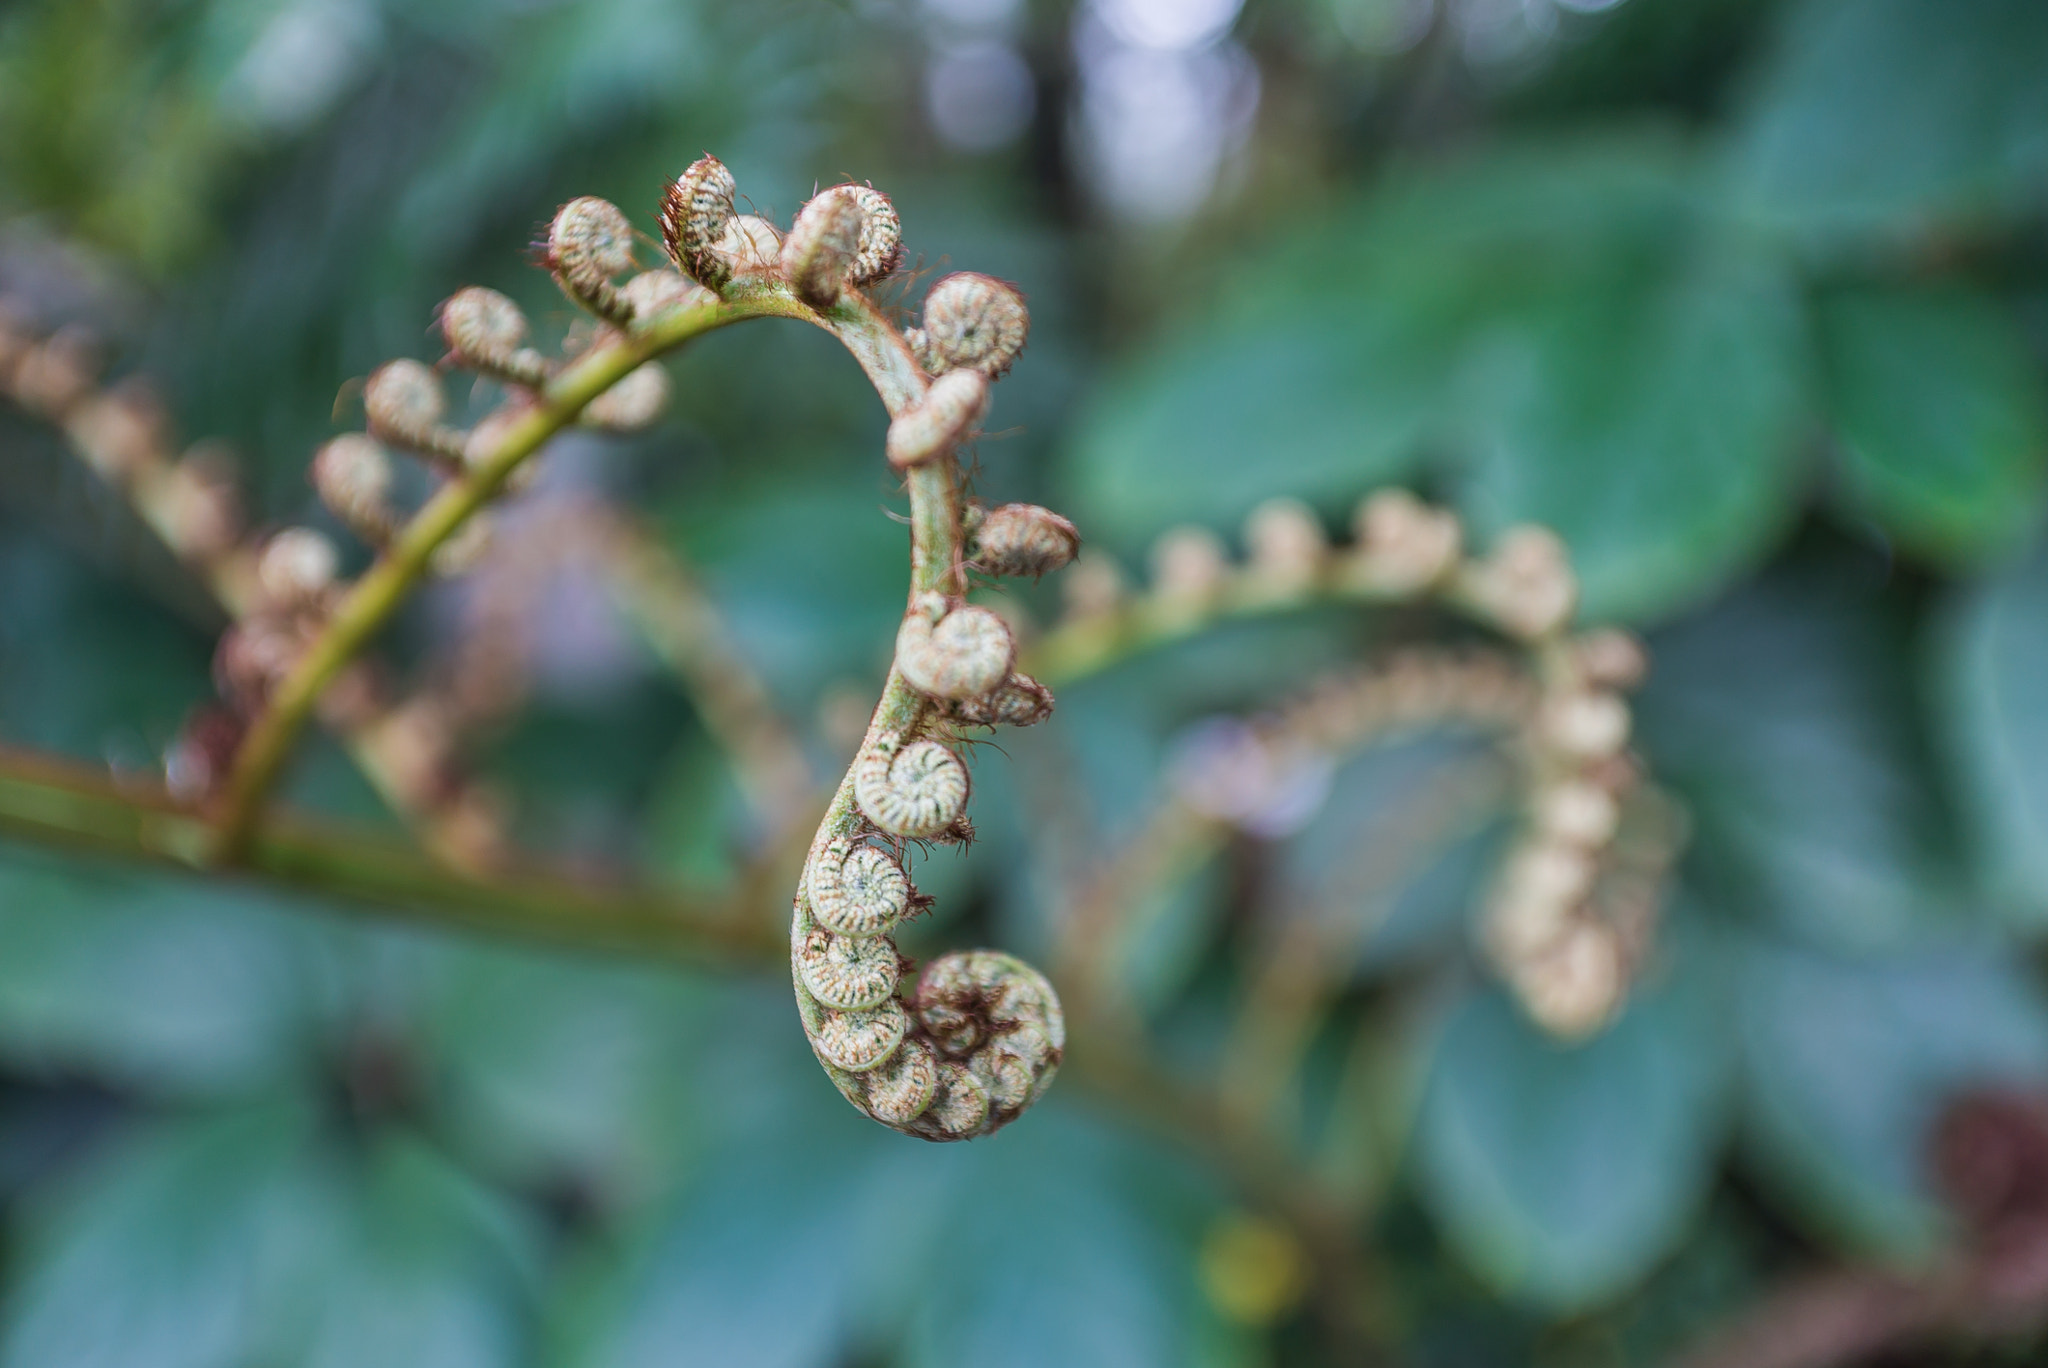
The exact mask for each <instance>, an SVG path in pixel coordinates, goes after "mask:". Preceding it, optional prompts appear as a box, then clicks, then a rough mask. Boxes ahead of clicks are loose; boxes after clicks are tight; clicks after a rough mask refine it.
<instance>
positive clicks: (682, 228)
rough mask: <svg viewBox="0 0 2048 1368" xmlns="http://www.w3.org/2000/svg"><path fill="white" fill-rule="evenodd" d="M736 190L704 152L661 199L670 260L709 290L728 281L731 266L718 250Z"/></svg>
mask: <svg viewBox="0 0 2048 1368" xmlns="http://www.w3.org/2000/svg"><path fill="white" fill-rule="evenodd" d="M738 190H739V186H738V185H737V183H736V182H735V181H734V180H733V177H732V172H730V171H728V170H726V168H725V163H724V162H722V161H720V160H719V159H718V158H716V157H714V156H711V155H709V154H708V153H707V154H706V155H705V156H702V157H699V158H698V159H697V160H696V161H694V162H692V163H691V164H690V168H689V170H687V171H685V172H683V174H682V175H680V176H678V177H676V181H675V184H673V185H671V186H670V187H669V188H668V191H667V193H666V194H664V195H663V196H662V200H661V240H662V242H663V244H664V245H665V246H666V247H667V248H668V254H669V257H670V258H671V259H672V260H673V261H674V262H675V263H676V265H678V266H680V267H681V268H682V269H683V273H684V274H685V275H688V276H690V277H691V278H692V279H694V280H696V281H698V282H700V283H701V284H703V285H705V286H708V287H709V288H711V289H713V290H720V289H723V288H724V286H725V283H726V281H728V280H730V279H731V278H732V269H731V266H730V265H729V264H728V263H727V262H726V261H725V260H724V259H723V258H721V257H720V256H719V255H718V252H717V250H716V249H717V247H718V243H719V240H720V239H721V238H722V237H723V236H724V235H725V229H726V225H728V224H729V223H731V222H732V219H733V207H732V206H733V196H734V195H735V194H737V193H738Z"/></svg>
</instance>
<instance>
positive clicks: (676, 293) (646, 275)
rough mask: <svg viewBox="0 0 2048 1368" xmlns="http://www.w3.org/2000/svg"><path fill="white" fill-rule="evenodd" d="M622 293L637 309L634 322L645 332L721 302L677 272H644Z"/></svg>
mask: <svg viewBox="0 0 2048 1368" xmlns="http://www.w3.org/2000/svg"><path fill="white" fill-rule="evenodd" d="M619 293H620V294H621V295H623V296H624V297H625V300H626V302H627V303H628V304H630V305H632V306H633V322H634V324H635V326H637V327H641V328H645V327H646V326H647V325H648V324H649V323H651V322H653V321H654V320H655V319H657V318H661V317H663V316H664V315H667V314H671V313H676V312H679V311H681V310H683V309H691V308H695V307H697V306H698V305H700V304H709V303H715V302H716V301H717V299H718V296H717V295H714V294H712V293H711V292H710V291H709V290H707V289H705V288H704V287H703V286H702V285H699V284H698V283H697V282H696V281H694V280H691V279H690V278H689V277H687V276H684V275H681V274H679V273H678V272H675V271H642V272H641V273H640V274H639V275H636V276H634V277H633V278H632V279H631V280H629V281H627V282H626V284H625V286H624V288H622V289H621V290H620V291H619Z"/></svg>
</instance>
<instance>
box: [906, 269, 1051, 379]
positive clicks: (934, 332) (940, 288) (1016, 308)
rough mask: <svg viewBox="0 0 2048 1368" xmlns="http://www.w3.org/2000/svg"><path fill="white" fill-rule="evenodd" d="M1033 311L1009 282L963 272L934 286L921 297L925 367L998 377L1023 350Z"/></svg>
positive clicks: (990, 377) (991, 377) (999, 377)
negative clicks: (961, 369)
mask: <svg viewBox="0 0 2048 1368" xmlns="http://www.w3.org/2000/svg"><path fill="white" fill-rule="evenodd" d="M1030 332H1031V313H1030V311H1029V310H1028V309H1026V308H1025V307H1024V296H1023V295H1022V294H1020V293H1018V291H1017V289H1016V287H1015V286H1013V285H1008V284H1005V283H1004V282H1003V281H1000V280H997V279H996V278H995V277H994V276H985V275H979V274H977V273H975V272H973V271H962V272H960V273H958V274H957V275H949V276H947V277H946V278H945V279H944V280H941V281H940V282H939V283H938V284H936V285H934V286H932V291H931V293H930V294H928V295H926V296H925V301H924V327H923V329H922V337H923V342H922V346H921V351H922V352H923V358H922V359H923V360H924V362H925V368H926V369H927V370H931V371H935V372H941V373H943V372H945V371H950V370H954V369H957V368H959V367H962V366H967V367H972V368H973V369H975V370H978V371H980V372H981V373H982V374H983V375H986V376H987V377H988V378H989V379H991V380H998V379H1001V378H1002V376H1003V374H1004V373H1005V372H1006V371H1008V370H1009V369H1010V366H1011V364H1012V363H1013V362H1015V361H1016V359H1017V355H1018V353H1020V352H1022V351H1023V350H1024V341H1025V338H1026V337H1028V336H1029V335H1030Z"/></svg>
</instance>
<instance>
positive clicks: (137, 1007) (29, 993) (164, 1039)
mask: <svg viewBox="0 0 2048 1368" xmlns="http://www.w3.org/2000/svg"><path fill="white" fill-rule="evenodd" d="M322 948H323V947H322V945H321V941H320V932H319V929H318V928H316V927H313V926H311V925H308V924H307V923H305V922H303V921H300V920H297V919H296V918H294V917H293V916H292V915H291V914H290V913H288V912H286V911H284V910H282V909H281V908H278V907H274V906H269V905H266V904H265V902H264V900H262V899H259V898H255V897H252V896H251V895H249V894H246V893H236V892H229V891H227V890H224V889H220V888H218V887H209V886H206V885H203V884H201V883H199V882H198V881H196V880H192V879H175V878H164V877H161V876H158V877H148V876H134V875H127V874H122V873H116V872H112V871H107V870H101V869H91V868H87V867H84V866H81V865H78V864H74V863H71V862H69V861H58V860H56V859H54V858H52V857H50V856H47V855H43V854H40V853H37V854H31V853H29V852H25V851H22V850H19V849H18V848H14V847H4V848H0V1052H4V1053H5V1054H6V1055H7V1056H8V1057H9V1058H11V1059H13V1060H14V1061H16V1062H17V1063H19V1064H22V1065H26V1066H28V1067H30V1068H34V1069H38V1070H43V1071H49V1072H56V1073H65V1072H80V1073H84V1074H87V1075H90V1076H93V1077H96V1078H99V1079H101V1080H103V1081H108V1082H116V1083H120V1084H123V1085H127V1086H131V1087H135V1088H139V1089H142V1090H144V1091H150V1092H155V1091H163V1092H172V1093H179V1092H188V1091H199V1092H209V1093H213V1092H221V1091H226V1090H233V1089H241V1088H247V1087H250V1086H252V1085H255V1084H259V1083H262V1082H264V1081H265V1080H269V1079H274V1078H278V1077H283V1076H289V1075H290V1074H291V1073H292V1072H293V1071H295V1070H296V1069H297V1068H298V1067H299V1066H300V1064H301V1062H302V1061H303V1060H304V1059H305V1058H306V1057H307V1056H308V1054H309V1052H310V1050H311V1047H312V1045H313V1043H314V1039H315V1035H316V1032H317V1030H318V1026H319V1022H320V1014H321V1001H320V992H319V978H318V969H319V965H320V963H321V960H320V954H321V951H322Z"/></svg>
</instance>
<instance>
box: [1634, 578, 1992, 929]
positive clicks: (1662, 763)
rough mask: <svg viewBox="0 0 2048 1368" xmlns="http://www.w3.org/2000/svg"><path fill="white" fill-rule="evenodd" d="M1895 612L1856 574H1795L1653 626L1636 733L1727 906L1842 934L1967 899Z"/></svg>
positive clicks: (1697, 862) (1914, 919)
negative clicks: (1922, 737)
mask: <svg viewBox="0 0 2048 1368" xmlns="http://www.w3.org/2000/svg"><path fill="white" fill-rule="evenodd" d="M1886 612H1887V608H1886V604H1885V601H1884V599H1883V598H1882V596H1881V595H1880V594H1879V592H1878V586H1877V585H1876V584H1875V583H1873V582H1870V581H1868V580H1859V579H1858V578H1856V576H1855V575H1854V573H1853V572H1842V573H1836V572H1832V571H1830V572H1820V571H1801V572H1788V573H1783V574H1778V575H1774V576H1772V577H1770V578H1767V579H1765V580H1764V581H1762V582H1761V583H1759V584H1757V585H1754V586H1752V587H1750V588H1748V589H1745V590H1744V591H1742V592H1741V593H1740V594H1737V595H1735V596H1733V597H1731V598H1730V599H1729V600H1727V601H1726V602H1725V603H1723V604H1722V605H1720V606H1719V607H1717V608H1715V609H1714V610H1713V611H1712V612H1711V613H1708V614H1706V615H1704V616H1702V617H1700V618H1698V619H1695V620H1693V621H1691V622H1688V623H1686V624H1684V625H1682V626H1680V627H1677V628H1674V629H1672V630H1671V631H1668V632H1666V633H1663V634H1660V635H1659V636H1657V637H1655V638H1653V639H1652V641H1651V657H1652V659H1653V660H1654V661H1655V662H1656V672H1655V675H1654V676H1653V678H1652V679H1651V680H1650V683H1649V685H1648V687H1647V688H1646V689H1645V690H1644V691H1643V694H1642V700H1641V706H1640V712H1639V717H1640V731H1641V736H1642V740H1643V742H1644V744H1645V748H1646V750H1647V752H1648V754H1649V757H1650V760H1651V764H1652V766H1653V768H1654V770H1655V772H1656V773H1657V774H1658V775H1659V776H1660V780H1661V781H1662V782H1665V783H1668V784H1670V785H1672V786H1673V787H1674V788H1675V789H1676V790H1677V791H1678V793H1679V795H1680V796H1681V797H1682V798H1683V799H1684V800H1685V802H1686V804H1687V807H1688V809H1689V812H1690V815H1691V818H1692V822H1693V826H1694V832H1693V837H1692V844H1691V849H1690V851H1689V852H1688V855H1687V874H1688V880H1689V882H1691V883H1692V884H1693V885H1694V886H1695V887H1696V888H1698V889H1699V890H1700V891H1701V893H1702V895H1703V896H1704V897H1706V898H1707V900H1708V901H1709V902H1711V903H1712V905H1713V906H1714V907H1715V908H1716V909H1717V910H1720V911H1723V912H1727V913H1732V914H1735V915H1738V916H1740V917H1743V918H1746V919H1758V920H1763V921H1768V922H1771V923H1774V924H1776V925H1779V926H1782V927H1788V928H1793V929H1796V930H1797V931H1798V932H1800V933H1801V934H1804V935H1810V936H1815V937H1818V938H1821V939H1823V940H1826V941H1828V942H1830V943H1833V944H1836V945H1840V946H1843V947H1845V948H1856V947H1865V948H1867V947H1871V946H1878V945H1887V944H1897V943H1900V942H1902V941H1906V940H1909V939H1911V938H1913V937H1915V936H1919V935H1924V934H1927V933H1928V932H1929V931H1931V930H1933V929H1936V928H1939V927H1941V926H1942V925H1944V924H1948V923H1952V922H1954V921H1955V920H1956V919H1957V918H1958V917H1960V916H1963V915H1966V912H1965V910H1964V908H1963V906H1962V903H1963V900H1962V899H1961V898H1960V897H1959V896H1958V894H1959V892H1960V890H1959V883H1960V879H1959V871H1958V870H1957V869H1956V868H1955V862H1954V859H1953V851H1952V850H1951V849H1950V848H1949V841H1948V832H1947V829H1946V825H1945V822H1944V816H1943V813H1942V811H1941V808H1940V805H1939V803H1938V802H1937V800H1936V798H1935V784H1934V781H1933V777H1932V775H1931V773H1930V772H1929V766H1928V765H1927V764H1926V757H1925V756H1924V755H1923V754H1922V753H1921V751H1920V747H1919V744H1918V738H1917V735H1916V729H1917V721H1916V718H1915V716H1914V713H1915V700H1914V699H1913V697H1912V694H1911V677H1910V671H1909V668H1908V665H1907V659H1908V657H1907V654H1906V649H1905V641H1904V639H1903V638H1904V633H1903V631H1902V629H1901V628H1900V627H1899V625H1898V624H1897V623H1895V622H1892V621H1888V620H1887V617H1886Z"/></svg>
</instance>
